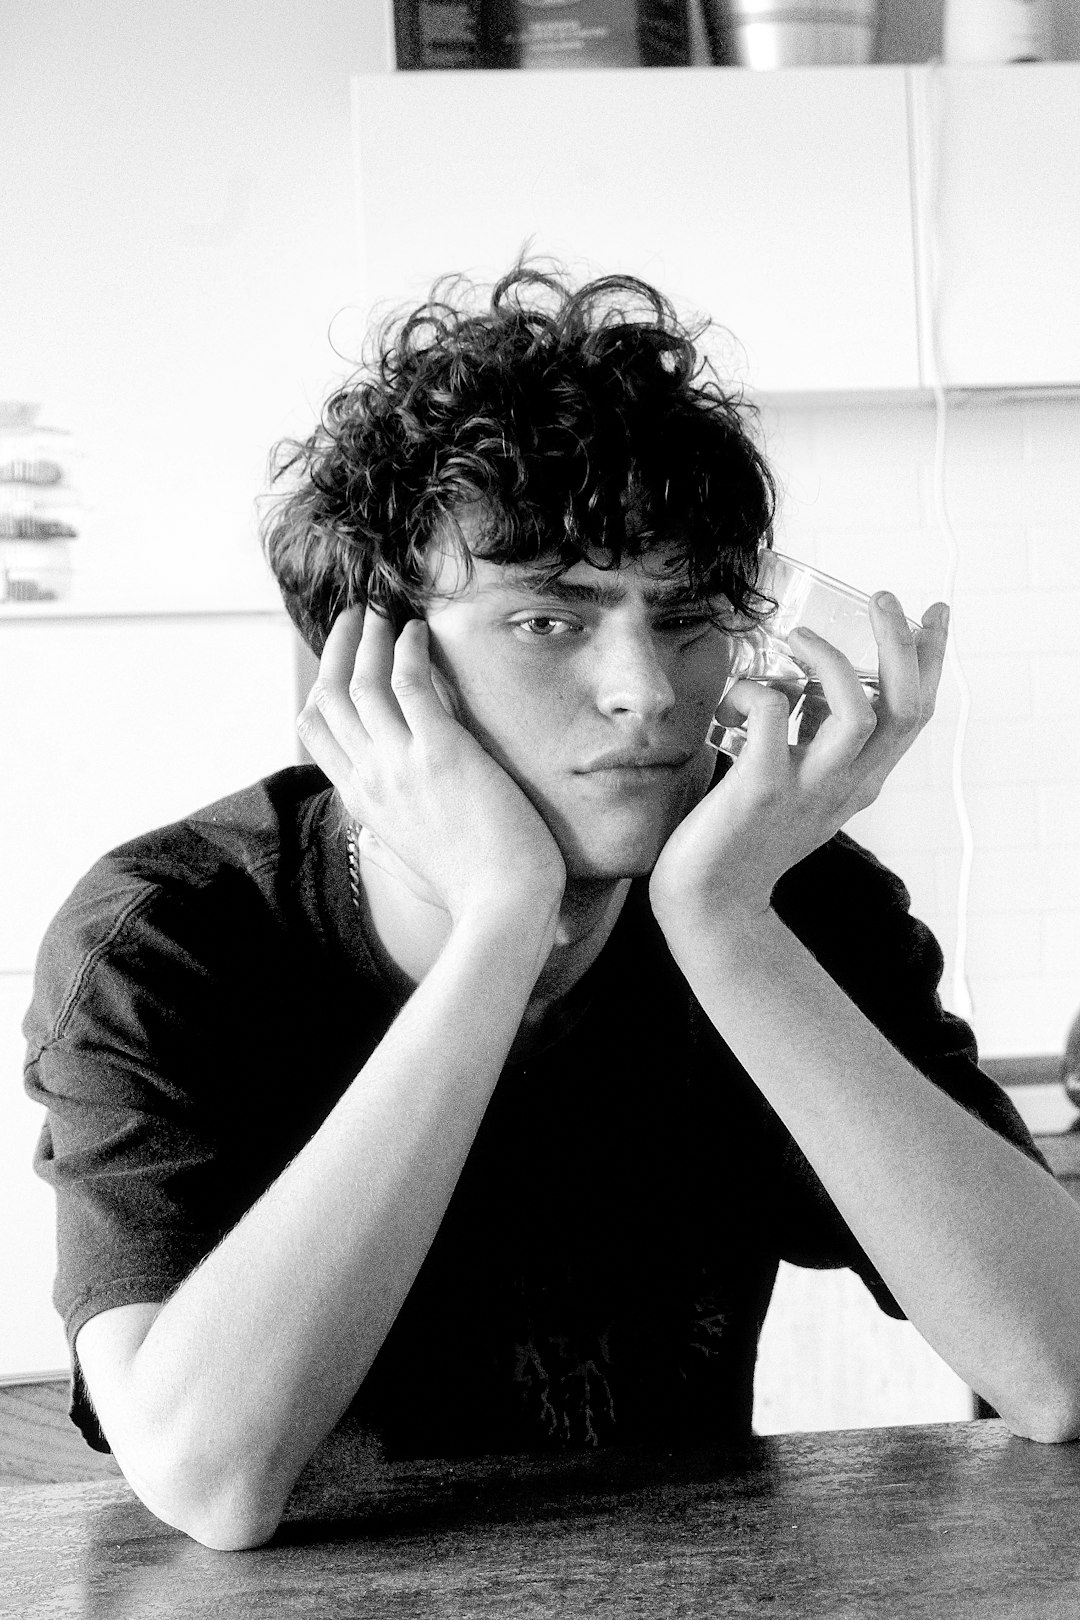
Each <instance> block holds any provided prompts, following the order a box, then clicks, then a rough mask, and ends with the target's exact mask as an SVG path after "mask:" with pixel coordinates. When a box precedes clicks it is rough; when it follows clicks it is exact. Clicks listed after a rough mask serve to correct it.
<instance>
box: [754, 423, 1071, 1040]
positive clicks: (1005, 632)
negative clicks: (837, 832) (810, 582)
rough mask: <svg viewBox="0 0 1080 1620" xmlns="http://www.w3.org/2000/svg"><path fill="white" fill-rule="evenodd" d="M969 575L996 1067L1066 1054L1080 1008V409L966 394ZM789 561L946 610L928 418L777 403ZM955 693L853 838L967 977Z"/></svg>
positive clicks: (978, 928)
mask: <svg viewBox="0 0 1080 1620" xmlns="http://www.w3.org/2000/svg"><path fill="white" fill-rule="evenodd" d="M945 420H946V435H945V469H944V495H945V501H946V509H947V512H948V515H949V518H950V520H951V524H952V527H953V530H954V533H955V538H956V544H957V548H958V554H959V569H958V573H957V576H956V589H955V593H954V596H953V640H954V645H955V649H956V651H957V653H958V655H959V662H960V666H961V669H962V672H963V674H964V676H965V678H966V680H967V682H968V684H969V686H970V691H971V713H970V718H969V721H968V725H967V732H966V741H965V744H964V747H963V750H962V754H961V782H962V788H963V797H964V801H965V803H966V808H967V811H968V814H969V816H970V821H971V826H972V831H973V835H974V844H975V849H974V860H973V866H972V870H971V882H970V893H969V897H968V904H967V906H966V919H967V930H968V937H967V951H966V966H967V978H968V981H969V985H970V991H971V995H972V998H973V1002H974V1024H975V1029H976V1033H977V1035H978V1036H979V1040H980V1045H981V1047H982V1050H983V1052H984V1053H985V1054H986V1055H987V1056H998V1055H1000V1056H1004V1055H1009V1054H1014V1053H1021V1052H1032V1053H1034V1052H1043V1053H1048V1052H1057V1051H1060V1050H1061V1048H1062V1046H1063V1044H1064V1038H1065V1033H1066V1030H1067V1027H1068V1024H1069V1022H1070V1021H1071V1019H1072V1016H1073V1015H1074V1013H1075V1012H1076V1011H1077V1009H1078V1008H1080V634H1078V631H1077V625H1078V623H1080V560H1078V559H1080V455H1078V451H1080V399H1076V398H1055V397H1053V396H1047V397H1043V398H1039V397H1034V396H1033V397H1026V398H1016V397H1007V396H995V395H982V394H975V395H968V396H962V397H959V398H956V399H954V400H952V401H951V402H950V405H949V408H948V411H947V414H946V419H945ZM763 426H764V428H765V432H766V439H767V443H768V444H769V446H770V447H771V450H772V454H773V458H774V462H775V465H776V468H777V471H778V472H779V474H780V478H781V482H782V485H783V491H784V498H783V504H782V519H781V525H780V529H779V533H778V544H779V545H780V547H781V549H784V548H785V547H787V548H788V549H790V550H791V551H792V552H793V553H794V554H795V555H797V556H800V557H803V558H804V559H805V560H807V561H809V562H815V563H817V564H818V566H820V567H822V568H824V569H825V570H826V571H827V572H829V573H834V574H837V575H839V576H840V577H841V578H844V579H847V580H849V581H850V582H851V583H853V584H855V585H859V586H861V587H862V588H864V589H866V590H874V589H877V588H878V587H880V586H888V587H890V588H892V589H894V590H895V591H896V592H897V593H898V595H899V596H900V598H901V600H902V601H903V603H904V604H905V607H906V608H907V609H908V611H909V613H911V615H912V616H913V617H915V618H917V617H918V616H919V615H920V613H921V612H922V610H923V609H924V608H925V607H926V606H928V605H929V603H930V601H932V600H933V599H934V598H935V597H936V596H937V595H938V594H940V591H941V588H942V583H943V580H944V577H945V573H946V565H947V550H946V543H945V540H944V537H943V534H942V532H941V530H940V527H939V525H938V522H937V519H936V515H935V505H936V502H935V467H934V445H935V428H936V418H935V410H934V407H933V405H932V404H906V405H901V404H870V403H866V402H859V403H858V404H831V405H820V404H819V405H814V406H801V405H796V404H794V403H791V402H789V403H787V404H777V403H772V404H770V405H768V406H767V407H766V408H765V412H764V417H763ZM958 716H959V698H958V688H957V685H956V681H955V678H954V676H953V674H952V672H951V671H949V670H947V672H946V678H945V681H944V684H943V688H942V698H941V703H940V706H939V711H938V714H937V715H936V716H935V719H934V721H933V723H932V725H931V727H930V728H929V729H928V731H927V732H926V733H924V735H923V737H922V738H921V739H920V741H919V743H918V744H917V745H916V747H915V749H914V750H913V751H912V754H911V755H910V756H909V757H908V759H907V760H906V761H904V762H903V763H902V764H901V766H900V767H899V768H898V769H897V771H896V773H895V774H894V776H893V778H892V779H891V780H890V782H889V784H888V785H887V787H886V790H885V792H884V794H883V795H882V797H881V799H880V800H879V801H878V803H877V805H875V806H874V807H873V808H872V809H870V810H868V811H866V812H864V813H863V814H862V815H860V816H858V817H856V818H855V820H854V821H853V822H852V823H851V826H850V828H849V830H850V831H851V832H852V833H853V835H854V836H856V837H858V838H860V839H861V840H862V841H863V842H865V843H867V844H868V845H869V846H870V847H871V848H872V849H873V850H874V851H875V853H877V854H879V855H880V856H881V857H882V858H883V859H884V860H886V861H887V862H888V863H889V864H890V865H893V866H894V867H895V868H896V869H897V870H898V871H899V872H900V873H901V874H902V876H903V877H904V879H905V881H906V882H907V883H908V886H909V887H910V889H911V891H912V895H913V899H914V909H915V911H916V912H917V914H918V915H920V916H922V917H923V918H924V919H925V920H926V921H927V922H928V923H929V924H930V925H931V927H932V928H933V929H934V931H935V932H936V933H937V935H938V937H939V939H940V940H941V942H942V944H943V946H944V948H945V951H946V956H947V960H948V973H947V977H946V981H945V986H944V993H945V999H946V1001H947V1003H948V1004H949V1005H951V1006H953V1007H954V1008H955V1009H956V1010H958V1011H964V1010H965V1009H964V1001H963V996H962V991H960V990H959V989H958V988H957V987H956V986H955V985H954V982H953V974H954V972H955V970H956V968H957V965H958V961H957V943H958V941H957V933H958V930H957V904H958V898H959V896H958V885H959V882H960V878H961V837H960V826H959V821H958V817H957V813H956V810H955V808H954V801H953V792H952V767H953V755H954V745H955V738H956V726H957V721H958Z"/></svg>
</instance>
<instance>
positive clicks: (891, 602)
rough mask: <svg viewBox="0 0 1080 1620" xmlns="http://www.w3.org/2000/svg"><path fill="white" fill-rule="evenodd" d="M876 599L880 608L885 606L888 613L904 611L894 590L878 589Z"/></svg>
mask: <svg viewBox="0 0 1080 1620" xmlns="http://www.w3.org/2000/svg"><path fill="white" fill-rule="evenodd" d="M874 601H875V602H876V603H877V605H878V607H879V608H884V609H885V612H886V613H902V612H903V611H904V610H903V608H902V607H901V606H900V603H899V602H898V601H897V600H896V597H895V596H894V595H893V593H892V591H878V592H877V593H876V594H875V596H874Z"/></svg>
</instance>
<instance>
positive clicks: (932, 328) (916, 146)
mask: <svg viewBox="0 0 1080 1620" xmlns="http://www.w3.org/2000/svg"><path fill="white" fill-rule="evenodd" d="M907 77H908V97H909V106H910V109H911V129H912V153H911V156H912V167H913V180H914V194H915V199H916V202H915V217H914V229H915V262H916V276H917V286H918V307H919V319H920V325H921V327H922V330H923V332H924V333H925V335H926V341H925V342H924V343H923V344H922V345H921V346H920V347H921V352H920V365H921V366H922V368H923V370H924V372H925V374H926V376H927V379H928V381H929V384H930V388H931V390H932V392H933V396H934V470H933V490H934V516H935V520H936V523H937V528H938V533H939V534H940V536H941V539H942V542H943V544H944V548H945V578H944V582H943V585H942V591H941V594H942V598H943V600H944V601H945V602H947V603H948V604H949V606H950V608H951V607H952V604H953V601H954V598H955V593H956V582H957V577H958V574H959V571H960V547H959V545H958V543H957V539H956V533H955V531H954V529H953V526H952V521H951V519H950V517H949V510H948V503H947V501H946V497H945V464H946V451H947V441H948V421H949V400H948V393H947V385H946V381H945V368H944V365H943V361H942V344H941V253H940V227H941V152H942V145H943V140H942V123H943V120H942V113H941V66H940V63H938V62H931V63H930V64H928V65H927V66H926V67H924V68H909V70H908V75H907ZM945 662H946V668H947V669H948V671H949V674H950V676H951V678H952V680H953V683H954V685H955V687H956V692H957V696H958V700H959V709H958V713H957V718H956V727H955V730H954V732H953V746H952V761H951V787H952V800H953V808H954V811H955V813H956V820H957V824H958V827H959V830H960V870H959V874H958V877H957V886H956V936H955V943H954V947H953V963H952V974H951V984H952V998H951V999H952V1004H953V1010H954V1011H955V1012H957V1013H959V1014H960V1016H961V1017H962V1018H965V1019H967V1020H968V1021H970V1020H971V1019H972V1016H973V1014H974V1011H975V1003H974V998H973V996H972V993H971V985H970V982H969V980H968V976H967V949H968V919H969V910H970V900H971V875H972V869H973V866H974V860H975V838H974V834H973V832H972V827H971V817H970V815H969V813H968V807H967V801H966V799H965V796H964V775H963V761H964V744H965V741H966V738H967V728H968V721H969V719H970V716H971V686H970V683H969V681H968V678H967V673H966V671H965V669H964V665H963V660H962V658H961V656H960V651H959V646H958V641H957V634H956V628H955V626H951V627H950V633H949V641H948V646H947V648H946V653H945Z"/></svg>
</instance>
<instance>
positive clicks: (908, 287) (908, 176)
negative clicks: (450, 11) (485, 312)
mask: <svg viewBox="0 0 1080 1620" xmlns="http://www.w3.org/2000/svg"><path fill="white" fill-rule="evenodd" d="M353 89H354V94H353V103H354V142H355V153H356V168H357V177H358V186H359V197H360V249H361V265H362V275H363V288H362V295H363V300H364V302H365V304H367V305H370V304H372V303H376V304H382V305H383V306H384V307H388V306H391V305H397V304H401V303H406V302H409V301H411V300H413V299H416V298H418V297H420V296H421V295H422V294H423V293H424V292H425V291H426V289H427V287H428V285H429V283H430V282H431V280H432V279H433V278H434V277H435V276H436V275H438V274H440V273H444V272H447V271H455V270H462V271H466V272H468V273H471V274H475V275H478V276H479V277H480V278H482V279H484V278H487V279H490V278H492V277H493V276H495V275H498V274H499V273H500V272H501V271H503V270H505V269H506V268H507V266H508V265H509V264H510V263H511V262H512V261H513V259H514V258H515V256H516V255H517V254H518V252H519V251H520V250H521V249H522V248H523V247H526V246H527V247H530V248H531V249H532V250H533V251H534V252H535V253H536V254H538V255H541V256H542V255H544V254H551V255H553V256H555V257H557V258H559V259H561V260H564V261H565V262H567V263H569V265H570V266H571V267H572V268H573V269H574V270H576V271H580V272H583V273H591V272H596V271H608V270H613V269H621V270H628V271H631V272H633V273H636V274H639V275H643V276H645V277H646V278H647V279H650V280H653V281H655V282H656V283H657V284H658V285H659V286H660V287H661V288H662V289H663V290H665V291H666V292H668V293H670V294H671V295H672V296H673V297H674V298H675V299H676V302H677V303H678V304H679V305H680V307H681V308H682V309H684V310H698V311H701V312H703V313H706V314H708V315H711V316H712V317H713V318H714V319H715V320H717V321H718V322H720V323H721V325H723V326H724V327H726V328H727V329H728V330H729V332H730V333H731V334H732V335H733V338H734V340H735V342H734V344H733V345H728V346H726V347H725V348H723V349H722V350H721V356H722V359H723V361H724V364H725V367H731V368H733V369H734V372H735V374H736V375H738V376H740V377H741V378H742V379H743V380H744V381H746V382H747V384H748V385H749V386H750V387H751V388H752V389H754V390H759V391H761V392H765V393H768V392H778V393H786V392H796V393H802V392H807V393H827V392H834V391H842V390H851V391H877V390H882V391H884V390H910V389H914V388H918V387H920V386H922V387H925V386H928V385H929V383H930V382H931V381H932V379H933V376H934V374H935V368H934V364H933V356H932V348H931V333H932V331H935V330H936V332H937V337H938V352H939V355H940V362H941V374H942V379H943V381H944V382H945V383H946V384H947V385H949V386H952V387H963V388H977V387H1008V386H1054V385H1057V386H1062V385H1064V386H1069V385H1076V384H1080V299H1078V297H1077V292H1076V289H1077V287H1078V286H1080V140H1078V138H1077V137H1078V116H1080V115H1078V112H1077V109H1078V108H1080V64H1077V63H1071V62H1064V63H1040V64H1030V65H1024V66H1012V67H1000V68H998V67H989V68H974V67H973V68H954V69H942V68H938V67H934V66H930V67H911V68H902V67H895V68H893V67H868V68H810V69H788V70H786V71H784V72H777V73H751V72H748V71H746V70H742V69H737V68H734V69H733V68H711V69H708V68H707V69H687V68H676V69H650V70H649V71H648V72H641V71H637V72H594V73H561V74H560V73H532V74H530V73H402V74H386V73H384V74H369V75H363V76H360V77H358V78H356V79H355V80H354V84H353ZM920 272H921V273H920Z"/></svg>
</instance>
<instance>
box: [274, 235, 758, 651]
mask: <svg viewBox="0 0 1080 1620" xmlns="http://www.w3.org/2000/svg"><path fill="white" fill-rule="evenodd" d="M475 292H476V289H475V288H473V287H472V286H471V285H470V284H469V283H467V282H465V281H464V280H463V279H462V278H458V277H454V278H444V279H443V280H441V281H438V282H436V283H435V286H434V287H433V289H432V292H431V296H430V298H429V299H428V301H427V302H426V303H425V304H423V305H422V306H421V307H420V308H418V309H415V310H413V311H412V312H411V313H409V314H407V315H404V316H402V315H400V314H399V315H397V316H396V317H393V318H391V319H390V320H389V321H387V322H386V323H385V324H384V325H383V327H382V328H381V329H380V330H379V332H378V333H377V335H376V339H375V350H374V353H373V355H372V356H371V358H370V359H369V360H368V361H367V362H366V363H365V365H363V366H362V367H361V369H360V370H359V371H358V372H357V373H356V374H355V375H354V376H353V377H352V378H351V379H350V380H349V381H348V382H347V383H346V384H345V385H344V386H342V387H341V388H339V389H338V390H337V391H336V392H335V393H334V394H333V395H332V396H331V397H330V399H329V400H328V402H327V404H326V407H325V409H324V412H323V416H322V421H321V423H320V425H319V427H318V428H317V429H316V431H315V432H314V433H313V434H312V435H311V437H310V438H308V439H307V440H305V441H303V442H299V441H297V440H285V441H283V442H282V443H281V444H279V445H278V446H276V448H275V451H274V454H273V459H272V483H274V484H277V483H279V482H280V481H282V480H285V479H286V478H287V477H288V476H289V475H291V481H290V484H289V487H288V489H287V490H286V492H285V494H284V495H283V496H282V497H281V498H280V499H279V500H278V501H277V502H276V503H275V504H274V506H273V507H272V509H271V511H270V513H269V515H268V517H267V518H266V519H265V520H264V523H263V526H262V540H263V546H264V550H265V552H266V556H267V559H268V561H269V563H270V566H271V568H272V569H273V572H274V574H275V576H276V578H277V580H278V584H279V585H280V587H281V592H282V596H283V597H284V600H285V605H286V607H287V609H288V611H289V614H290V616H291V617H292V619H293V622H294V623H295V624H296V626H297V628H298V629H299V631H300V633H301V635H302V636H303V638H304V640H305V641H306V642H307V643H308V645H309V646H310V647H311V648H312V650H313V651H314V652H315V653H316V654H318V653H319V652H321V650H322V646H323V643H324V641H325V639H326V636H327V634H328V632H329V629H330V626H331V624H332V623H333V620H334V618H335V617H336V616H337V614H338V613H339V612H340V611H341V610H342V609H343V608H345V607H347V606H350V605H351V604H353V603H356V602H360V603H366V602H369V601H370V602H373V603H376V604H378V605H379V606H380V608H381V609H382V610H383V611H384V612H386V613H388V614H389V615H390V617H391V618H392V619H393V620H394V622H395V623H396V624H397V625H399V626H400V625H401V624H403V623H404V622H405V620H406V619H408V618H410V617H413V616H414V615H416V614H422V613H423V611H424V606H425V602H426V601H429V600H430V599H431V593H430V591H425V584H424V575H423V559H424V553H425V549H426V548H427V547H428V545H429V544H430V542H431V541H432V540H433V539H434V538H435V537H436V536H439V537H443V536H445V535H446V534H447V532H448V529H449V532H450V533H451V534H452V533H454V531H455V529H456V528H457V524H456V519H457V517H458V516H459V515H460V514H461V513H462V512H463V511H465V510H466V509H470V510H471V511H472V513H473V514H474V515H476V514H479V516H480V522H479V525H478V527H477V528H476V529H475V530H474V531H471V532H470V540H469V546H468V547H466V546H465V545H464V542H463V541H462V548H463V555H464V559H465V562H466V566H467V567H468V566H469V565H470V564H471V557H470V548H471V553H472V555H475V556H480V557H483V558H485V559H487V560H489V561H492V562H498V563H515V564H524V565H528V566H530V567H533V568H538V569H539V570H541V571H542V572H544V573H550V574H551V575H558V574H560V573H562V572H564V571H565V570H566V569H568V568H570V567H572V566H573V564H574V563H575V562H580V561H583V560H586V561H589V562H592V563H596V564H599V565H600V566H604V567H607V566H611V567H618V566H619V564H620V563H621V562H622V561H623V560H624V559H634V558H637V557H639V556H641V555H642V554H644V553H645V552H647V551H648V550H649V549H650V548H656V547H657V546H660V545H663V546H671V545H674V547H675V548H676V549H675V552H674V558H675V560H676V562H677V564H678V567H679V569H680V570H681V571H682V572H683V573H684V574H685V577H686V582H687V584H688V586H689V588H690V590H691V592H693V593H694V594H695V595H700V596H701V597H702V598H706V597H716V596H723V597H724V598H725V599H726V601H727V602H728V603H729V604H730V605H731V607H732V608H733V609H734V610H735V611H736V612H738V613H741V614H749V615H750V616H751V617H756V616H757V614H758V613H759V612H760V611H761V603H762V600H763V599H762V598H760V597H758V596H757V594H756V592H755V591H754V584H755V580H756V575H757V553H758V549H759V547H760V546H761V545H762V544H765V545H768V544H771V533H772V519H773V513H774V509H775V486H774V483H773V479H772V475H771V473H770V471H769V468H768V466H767V464H766V462H765V460H764V457H763V455H762V454H761V452H760V451H759V450H758V448H757V446H756V444H755V442H754V439H753V437H752V434H751V431H750V420H751V418H752V417H754V416H755V414H756V413H755V412H754V411H753V408H752V407H751V406H749V405H747V404H746V403H745V402H744V401H743V399H742V397H741V395H740V394H738V393H736V392H735V391H731V392H725V390H724V389H723V388H722V387H721V385H720V383H719V381H718V380H717V377H716V375H715V372H714V371H713V368H712V366H711V364H710V363H709V361H708V360H707V359H705V358H704V357H703V356H702V355H701V354H700V353H699V351H698V342H699V340H700V338H701V336H702V335H703V333H704V332H705V331H706V330H707V329H708V325H709V323H708V322H703V323H702V324H701V325H700V326H699V327H698V328H697V329H695V330H688V329H687V328H685V327H684V326H683V325H682V324H680V322H679V320H678V318H677V316H676V314H675V311H674V309H673V308H672V306H671V304H670V303H669V301H668V300H667V299H666V298H664V297H663V295H662V294H661V293H659V292H657V290H656V289H655V288H654V287H651V286H650V285H649V284H648V283H647V282H644V281H639V280H637V279H636V278H634V277H631V276H615V275H613V276H605V277H603V278H601V279H600V280H597V281H591V282H589V283H588V284H587V285H585V286H582V287H580V288H578V289H577V290H576V291H575V290H574V289H573V288H572V287H571V286H570V285H569V284H568V281H567V278H566V277H565V275H563V274H562V273H552V272H549V271H542V270H540V269H537V268H531V267H529V266H527V265H525V264H524V263H522V262H519V263H518V264H517V265H516V266H515V267H514V269H513V270H511V271H510V273H509V274H508V275H506V276H504V277H503V278H502V279H501V280H500V281H499V282H498V283H497V284H496V286H495V287H494V289H493V290H492V293H491V297H490V303H489V305H488V307H487V308H481V309H479V310H477V309H476V307H475V306H476V297H475ZM457 533H458V536H459V537H460V529H457Z"/></svg>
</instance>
